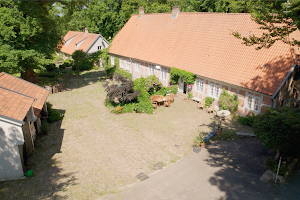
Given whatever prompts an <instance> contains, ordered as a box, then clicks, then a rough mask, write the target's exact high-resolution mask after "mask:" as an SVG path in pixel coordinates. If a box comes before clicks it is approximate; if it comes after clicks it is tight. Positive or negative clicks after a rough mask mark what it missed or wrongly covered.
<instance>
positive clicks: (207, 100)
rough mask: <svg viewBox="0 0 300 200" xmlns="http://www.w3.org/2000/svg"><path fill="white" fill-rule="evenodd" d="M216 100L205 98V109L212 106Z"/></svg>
mask: <svg viewBox="0 0 300 200" xmlns="http://www.w3.org/2000/svg"><path fill="white" fill-rule="evenodd" d="M214 100H215V99H214V98H212V97H206V98H205V107H208V106H210V105H211V104H212V102H213V101H214Z"/></svg>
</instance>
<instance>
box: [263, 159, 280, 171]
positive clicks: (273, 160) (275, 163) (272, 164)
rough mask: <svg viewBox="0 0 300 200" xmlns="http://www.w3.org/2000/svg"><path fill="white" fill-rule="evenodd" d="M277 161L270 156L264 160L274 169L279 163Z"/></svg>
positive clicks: (268, 166)
mask: <svg viewBox="0 0 300 200" xmlns="http://www.w3.org/2000/svg"><path fill="white" fill-rule="evenodd" d="M277 164H278V163H277V161H276V160H275V158H273V157H270V158H267V159H265V160H264V165H265V166H266V167H267V168H268V169H271V170H273V168H274V166H275V165H277Z"/></svg>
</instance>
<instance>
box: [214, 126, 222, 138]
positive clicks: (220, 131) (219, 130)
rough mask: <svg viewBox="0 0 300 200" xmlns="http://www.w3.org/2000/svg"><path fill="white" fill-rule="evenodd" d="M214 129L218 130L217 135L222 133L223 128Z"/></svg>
mask: <svg viewBox="0 0 300 200" xmlns="http://www.w3.org/2000/svg"><path fill="white" fill-rule="evenodd" d="M214 131H215V132H217V133H216V135H217V136H220V135H222V128H217V127H215V129H214Z"/></svg>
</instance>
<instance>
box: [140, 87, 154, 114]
mask: <svg viewBox="0 0 300 200" xmlns="http://www.w3.org/2000/svg"><path fill="white" fill-rule="evenodd" d="M139 91H140V94H139V95H138V98H137V100H138V105H137V112H139V113H142V112H146V113H148V114H152V112H153V105H152V103H151V99H150V95H149V93H148V92H146V91H145V90H139Z"/></svg>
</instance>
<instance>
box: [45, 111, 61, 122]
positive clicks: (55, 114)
mask: <svg viewBox="0 0 300 200" xmlns="http://www.w3.org/2000/svg"><path fill="white" fill-rule="evenodd" d="M48 119H49V121H50V122H51V123H52V122H55V121H58V120H61V119H62V115H61V113H60V112H59V111H57V110H55V109H52V110H50V111H48Z"/></svg>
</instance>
